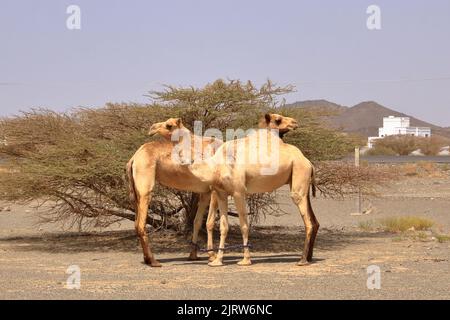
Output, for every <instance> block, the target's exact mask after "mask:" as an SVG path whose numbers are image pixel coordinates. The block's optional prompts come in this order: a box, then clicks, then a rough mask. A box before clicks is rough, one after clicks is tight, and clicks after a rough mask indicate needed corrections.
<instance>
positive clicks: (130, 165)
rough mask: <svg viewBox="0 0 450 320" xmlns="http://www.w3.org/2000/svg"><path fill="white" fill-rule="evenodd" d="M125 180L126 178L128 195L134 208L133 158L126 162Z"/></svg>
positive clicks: (135, 200) (135, 198) (135, 199)
mask: <svg viewBox="0 0 450 320" xmlns="http://www.w3.org/2000/svg"><path fill="white" fill-rule="evenodd" d="M126 172H127V180H128V195H129V197H130V202H131V204H132V205H133V206H134V207H135V208H136V202H137V197H136V189H135V187H134V178H133V158H131V160H130V161H128V163H127V168H126Z"/></svg>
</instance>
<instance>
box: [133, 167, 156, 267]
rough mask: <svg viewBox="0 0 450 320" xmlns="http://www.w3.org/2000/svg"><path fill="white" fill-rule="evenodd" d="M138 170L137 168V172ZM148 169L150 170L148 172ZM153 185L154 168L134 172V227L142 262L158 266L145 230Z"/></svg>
mask: <svg viewBox="0 0 450 320" xmlns="http://www.w3.org/2000/svg"><path fill="white" fill-rule="evenodd" d="M134 171H135V172H136V170H134ZM139 171H140V170H137V172H139ZM149 171H150V172H149ZM154 185H155V170H154V168H151V169H150V170H145V174H134V186H135V190H136V201H137V204H136V220H135V229H136V233H137V235H138V237H139V241H140V243H141V246H142V251H143V253H144V262H145V263H146V264H148V265H150V266H152V267H160V266H161V264H160V263H159V262H158V261H157V260H156V259H155V257H154V255H153V252H152V250H151V248H150V243H149V239H148V234H147V231H146V228H145V227H146V225H147V214H148V206H149V204H150V201H151V198H152V190H153V187H154Z"/></svg>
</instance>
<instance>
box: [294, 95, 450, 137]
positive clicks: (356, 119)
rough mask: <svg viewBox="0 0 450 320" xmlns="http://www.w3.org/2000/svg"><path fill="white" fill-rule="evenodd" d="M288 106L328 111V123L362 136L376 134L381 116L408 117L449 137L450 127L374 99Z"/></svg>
mask: <svg viewBox="0 0 450 320" xmlns="http://www.w3.org/2000/svg"><path fill="white" fill-rule="evenodd" d="M288 106H294V107H302V108H307V109H309V110H320V111H329V112H330V114H332V115H328V116H325V117H324V120H325V121H327V122H328V124H329V125H330V126H331V127H333V128H336V129H341V130H343V131H345V132H352V133H359V134H361V135H363V136H366V137H369V136H378V128H379V127H382V126H383V117H387V116H397V117H409V118H410V120H411V126H413V127H430V128H431V132H432V134H436V135H441V136H444V137H448V138H450V127H447V128H443V127H439V126H436V125H434V124H431V123H428V122H426V121H422V120H420V119H417V118H415V117H412V116H410V115H407V114H404V113H401V112H398V111H395V110H393V109H389V108H387V107H385V106H382V105H380V104H378V103H376V102H374V101H365V102H361V103H359V104H357V105H355V106H353V107H346V106H342V105H339V104H336V103H333V102H330V101H326V100H308V101H299V102H295V103H291V104H289V105H288Z"/></svg>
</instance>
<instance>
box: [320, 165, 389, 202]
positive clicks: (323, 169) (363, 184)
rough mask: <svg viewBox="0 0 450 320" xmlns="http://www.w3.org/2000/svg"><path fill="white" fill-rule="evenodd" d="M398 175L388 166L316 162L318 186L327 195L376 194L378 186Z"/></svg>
mask: <svg viewBox="0 0 450 320" xmlns="http://www.w3.org/2000/svg"><path fill="white" fill-rule="evenodd" d="M396 177H397V174H396V171H395V170H392V169H391V168H389V167H386V166H377V165H373V166H360V167H355V166H354V165H353V164H350V163H347V162H336V161H324V162H319V163H317V164H316V184H317V188H318V189H319V190H320V191H321V193H322V194H323V195H324V196H325V197H331V198H336V197H341V198H342V197H345V196H347V195H351V194H355V193H358V192H359V191H361V192H363V193H365V194H376V188H377V187H379V186H381V185H384V184H386V183H388V182H389V181H391V180H393V179H395V178H396Z"/></svg>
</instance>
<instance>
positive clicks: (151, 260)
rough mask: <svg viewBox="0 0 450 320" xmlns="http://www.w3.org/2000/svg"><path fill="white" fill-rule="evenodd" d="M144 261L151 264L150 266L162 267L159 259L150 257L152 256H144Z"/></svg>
mask: <svg viewBox="0 0 450 320" xmlns="http://www.w3.org/2000/svg"><path fill="white" fill-rule="evenodd" d="M144 262H145V264H146V265H149V266H150V267H156V268H159V267H162V265H161V263H159V261H158V260H155V259H150V258H144Z"/></svg>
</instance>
